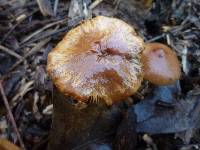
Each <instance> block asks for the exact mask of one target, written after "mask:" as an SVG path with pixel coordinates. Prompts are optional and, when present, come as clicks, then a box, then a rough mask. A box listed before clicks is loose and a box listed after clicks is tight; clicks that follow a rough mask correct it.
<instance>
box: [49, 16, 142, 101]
mask: <svg viewBox="0 0 200 150" xmlns="http://www.w3.org/2000/svg"><path fill="white" fill-rule="evenodd" d="M143 49H144V44H143V40H142V39H141V38H140V37H138V36H137V35H136V32H135V30H134V29H133V28H132V27H131V26H130V25H128V24H127V23H125V22H123V21H121V20H119V19H115V18H109V17H103V16H98V17H95V18H93V19H90V20H86V21H84V22H83V23H82V24H81V25H79V26H78V27H76V28H74V29H72V30H70V31H69V32H68V33H67V34H66V35H65V37H64V38H63V40H62V41H61V42H59V44H58V45H57V46H56V47H55V48H54V49H53V51H52V52H50V53H49V55H48V64H47V70H48V73H49V75H50V77H51V78H52V80H53V82H54V84H55V85H56V87H57V88H58V89H59V90H60V91H61V92H62V93H63V94H65V95H68V96H72V97H73V98H74V99H76V100H78V101H83V102H86V101H88V100H93V101H97V100H105V102H106V103H107V104H108V105H111V104H112V103H113V102H115V101H119V100H121V99H124V98H126V97H128V96H130V95H132V94H133V93H135V92H136V91H137V89H138V88H139V87H140V85H141V81H142V75H143V74H142V65H141V62H140V58H141V57H140V56H141V51H142V50H143Z"/></svg>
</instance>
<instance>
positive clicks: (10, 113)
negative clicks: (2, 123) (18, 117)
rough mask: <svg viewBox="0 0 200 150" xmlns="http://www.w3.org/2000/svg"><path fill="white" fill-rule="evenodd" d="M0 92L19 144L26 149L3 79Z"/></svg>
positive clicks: (0, 83) (0, 82)
mask: <svg viewBox="0 0 200 150" xmlns="http://www.w3.org/2000/svg"><path fill="white" fill-rule="evenodd" d="M0 92H1V95H2V98H3V101H4V104H5V107H6V109H7V112H8V116H9V119H10V122H11V124H12V126H13V128H14V131H15V134H16V135H17V138H18V141H19V144H20V146H21V148H22V149H24V150H25V149H26V148H25V145H24V142H23V141H22V138H21V135H20V133H19V131H18V129H17V125H16V122H15V119H14V117H13V114H12V112H11V109H10V106H9V103H8V99H7V97H6V95H5V91H4V89H3V86H2V81H1V80H0Z"/></svg>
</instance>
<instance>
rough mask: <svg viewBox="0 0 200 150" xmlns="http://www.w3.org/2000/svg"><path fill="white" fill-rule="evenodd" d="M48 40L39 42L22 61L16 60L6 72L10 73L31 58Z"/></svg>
mask: <svg viewBox="0 0 200 150" xmlns="http://www.w3.org/2000/svg"><path fill="white" fill-rule="evenodd" d="M49 40H50V38H48V39H46V40H44V41H41V42H39V43H38V44H37V45H36V46H35V47H33V48H32V49H31V50H30V51H29V52H28V53H27V54H26V55H25V56H24V57H23V58H22V59H20V60H18V61H17V62H16V63H15V64H14V65H13V66H12V67H11V69H9V71H8V72H10V71H12V70H13V69H15V68H16V67H17V66H18V65H19V64H21V63H22V62H23V61H24V60H26V58H27V57H29V56H31V55H32V54H34V53H35V52H37V51H38V50H40V49H41V48H42V47H43V46H44V45H45V44H46V43H47V42H48V41H49Z"/></svg>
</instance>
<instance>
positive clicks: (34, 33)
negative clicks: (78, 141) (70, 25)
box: [20, 18, 66, 45]
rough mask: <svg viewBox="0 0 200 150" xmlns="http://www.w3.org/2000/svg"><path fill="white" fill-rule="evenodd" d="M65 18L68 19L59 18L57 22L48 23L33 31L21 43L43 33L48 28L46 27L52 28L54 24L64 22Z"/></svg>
mask: <svg viewBox="0 0 200 150" xmlns="http://www.w3.org/2000/svg"><path fill="white" fill-rule="evenodd" d="M65 20H66V18H65V19H62V20H58V21H56V22H52V23H49V24H47V25H46V26H44V27H43V28H41V29H39V30H37V31H35V32H33V33H31V34H30V35H29V36H27V37H26V38H25V39H24V40H23V41H22V42H21V43H20V45H21V44H23V43H25V42H27V41H28V40H30V39H31V38H33V37H34V36H36V35H37V34H39V33H41V32H42V31H44V30H46V29H48V28H50V27H52V26H55V25H57V24H60V23H63V22H64V21H65Z"/></svg>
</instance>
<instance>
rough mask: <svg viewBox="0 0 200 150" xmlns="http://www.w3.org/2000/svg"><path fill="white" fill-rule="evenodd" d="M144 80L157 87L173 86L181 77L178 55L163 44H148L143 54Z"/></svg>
mask: <svg viewBox="0 0 200 150" xmlns="http://www.w3.org/2000/svg"><path fill="white" fill-rule="evenodd" d="M141 60H142V64H143V68H144V79H146V80H148V81H150V82H151V83H153V84H156V85H168V84H173V83H174V82H175V81H176V80H178V79H179V78H180V76H181V68H180V63H179V60H178V58H177V55H176V53H175V52H174V51H172V50H171V48H169V47H168V46H166V45H164V44H161V43H147V44H145V50H144V51H143V53H142V58H141Z"/></svg>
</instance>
